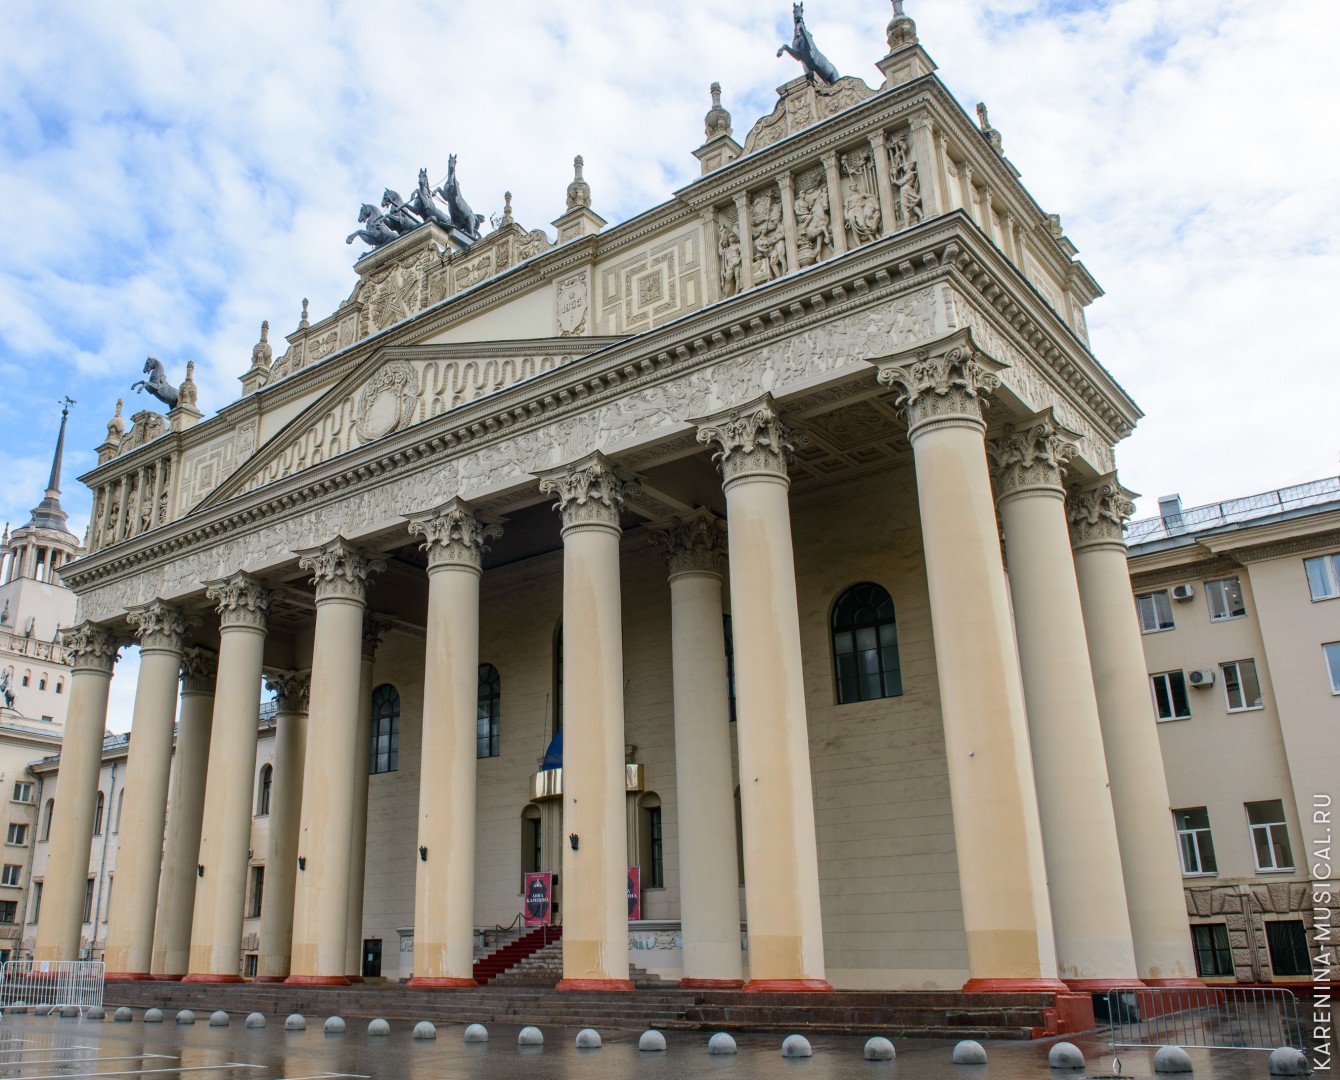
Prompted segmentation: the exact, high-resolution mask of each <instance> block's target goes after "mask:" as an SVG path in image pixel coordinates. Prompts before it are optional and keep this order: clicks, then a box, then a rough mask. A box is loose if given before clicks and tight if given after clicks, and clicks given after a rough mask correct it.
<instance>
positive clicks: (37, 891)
mask: <svg viewBox="0 0 1340 1080" xmlns="http://www.w3.org/2000/svg"><path fill="white" fill-rule="evenodd" d="M41 914H42V883H41V882H40V881H34V882H33V922H37V920H38V918H39V917H40V916H41Z"/></svg>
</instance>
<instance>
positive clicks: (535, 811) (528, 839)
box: [521, 803, 544, 874]
mask: <svg viewBox="0 0 1340 1080" xmlns="http://www.w3.org/2000/svg"><path fill="white" fill-rule="evenodd" d="M540 822H541V819H540V808H539V807H538V806H536V805H535V804H534V803H529V804H527V806H526V808H525V809H524V810H522V811H521V872H522V873H523V874H537V873H539V872H540V871H541V870H542V869H544V861H543V860H544V851H543V848H542V847H541V839H542V837H543V836H544V832H543V829H542V828H541V825H540Z"/></svg>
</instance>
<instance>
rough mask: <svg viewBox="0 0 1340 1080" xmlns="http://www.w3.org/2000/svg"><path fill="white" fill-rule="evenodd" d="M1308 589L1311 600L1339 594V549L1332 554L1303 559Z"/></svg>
mask: <svg viewBox="0 0 1340 1080" xmlns="http://www.w3.org/2000/svg"><path fill="white" fill-rule="evenodd" d="M1303 569H1304V571H1306V573H1307V587H1308V591H1309V592H1310V593H1312V599H1313V600H1330V599H1332V598H1334V597H1337V596H1340V551H1337V552H1336V553H1334V554H1333V555H1318V556H1317V557H1316V558H1314V559H1304V560H1303Z"/></svg>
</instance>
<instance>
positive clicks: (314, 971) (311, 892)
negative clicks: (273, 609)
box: [286, 537, 386, 986]
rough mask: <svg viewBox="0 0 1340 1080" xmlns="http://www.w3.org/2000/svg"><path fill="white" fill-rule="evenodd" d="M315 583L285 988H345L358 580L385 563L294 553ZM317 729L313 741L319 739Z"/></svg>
mask: <svg viewBox="0 0 1340 1080" xmlns="http://www.w3.org/2000/svg"><path fill="white" fill-rule="evenodd" d="M298 554H299V555H300V556H301V561H300V564H299V565H301V566H302V568H303V569H304V570H311V571H312V581H313V584H315V585H316V638H315V641H314V643H313V646H312V694H311V709H310V714H309V715H310V717H311V725H312V730H310V731H309V738H308V739H307V753H306V759H305V764H304V767H303V774H304V776H303V788H302V825H301V827H300V831H299V839H298V879H297V885H296V887H295V891H294V899H293V949H292V954H291V963H290V974H289V977H288V979H287V980H286V982H289V983H295V984H301V985H320V986H346V985H348V983H349V979H348V976H347V975H346V974H345V959H346V950H347V946H348V935H349V866H350V850H351V846H352V838H353V828H354V800H353V799H351V798H350V797H349V791H348V784H349V778H350V777H351V776H353V773H354V762H355V761H356V760H357V759H358V757H359V756H360V755H362V754H366V753H367V747H366V746H357V745H355V744H356V743H357V740H358V714H359V693H358V684H359V677H360V671H361V664H360V658H361V656H362V641H363V612H364V609H365V607H366V603H367V601H366V593H367V579H368V575H369V574H370V573H372V572H374V571H380V570H384V569H385V568H386V563H384V562H382V561H381V560H379V559H370V558H369V557H368V556H367V554H366V553H365V552H363V551H360V550H358V549H356V548H354V547H351V546H350V545H349V544H348V543H346V542H345V541H344V539H343V538H340V537H337V538H336V539H334V540H332V541H331V542H330V543H328V544H325V545H324V546H322V547H319V548H310V549H308V550H306V551H301V552H298ZM318 730H319V735H318Z"/></svg>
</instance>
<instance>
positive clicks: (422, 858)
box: [419, 844, 428, 862]
mask: <svg viewBox="0 0 1340 1080" xmlns="http://www.w3.org/2000/svg"><path fill="white" fill-rule="evenodd" d="M427 861H428V849H427V848H426V847H424V846H423V845H422V844H420V845H419V862H427Z"/></svg>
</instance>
